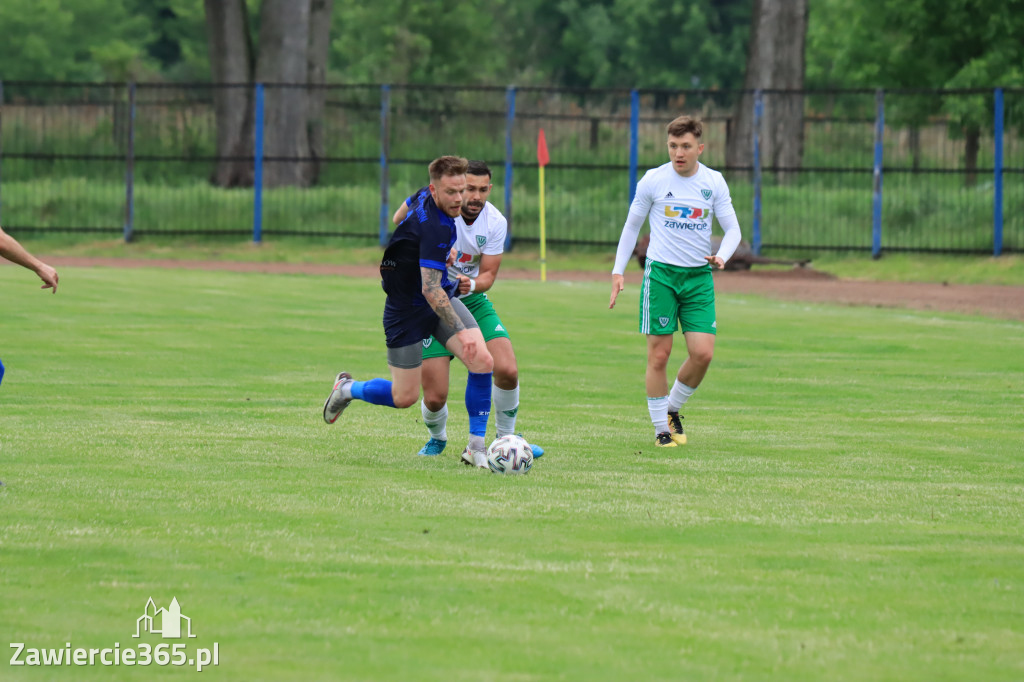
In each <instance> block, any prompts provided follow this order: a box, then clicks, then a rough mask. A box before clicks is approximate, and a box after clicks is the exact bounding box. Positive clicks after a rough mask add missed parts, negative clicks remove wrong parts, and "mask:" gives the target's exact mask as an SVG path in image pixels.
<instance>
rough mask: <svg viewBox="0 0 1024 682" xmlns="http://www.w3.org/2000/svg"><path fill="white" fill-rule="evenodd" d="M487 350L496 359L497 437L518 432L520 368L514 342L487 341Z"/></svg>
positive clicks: (493, 394) (499, 339) (501, 340)
mask: <svg viewBox="0 0 1024 682" xmlns="http://www.w3.org/2000/svg"><path fill="white" fill-rule="evenodd" d="M487 350H489V351H490V352H491V357H493V358H494V388H493V389H492V391H491V398H492V400H493V401H494V427H495V431H496V432H497V436H498V437H499V438H500V437H501V436H507V435H508V434H510V433H515V432H516V416H517V414H518V413H519V367H518V365H517V364H516V354H515V352H514V351H513V350H512V342H511V341H510V340H509V338H508V337H507V336H505V337H500V336H499V337H495V338H493V339H490V340H489V341H487Z"/></svg>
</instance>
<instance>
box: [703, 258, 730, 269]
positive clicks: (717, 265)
mask: <svg viewBox="0 0 1024 682" xmlns="http://www.w3.org/2000/svg"><path fill="white" fill-rule="evenodd" d="M704 260H706V261H707V262H708V263H710V264H711V269H712V270H722V269H724V268H725V261H724V260H722V259H721V258H720V257H718V256H704Z"/></svg>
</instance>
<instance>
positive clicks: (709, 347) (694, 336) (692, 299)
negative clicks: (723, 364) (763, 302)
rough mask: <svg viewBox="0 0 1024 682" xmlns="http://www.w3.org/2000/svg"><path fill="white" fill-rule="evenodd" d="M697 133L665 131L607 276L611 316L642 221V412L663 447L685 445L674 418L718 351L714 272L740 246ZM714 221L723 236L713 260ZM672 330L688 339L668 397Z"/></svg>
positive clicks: (728, 203) (681, 122)
mask: <svg viewBox="0 0 1024 682" xmlns="http://www.w3.org/2000/svg"><path fill="white" fill-rule="evenodd" d="M702 133H703V128H702V126H701V123H700V121H698V120H696V119H694V118H691V117H689V116H680V117H679V118H677V119H675V120H674V121H672V122H671V123H669V124H668V156H669V162H668V163H666V164H664V165H662V166H659V167H657V168H652V169H651V170H649V171H647V173H646V174H645V175H644V177H643V179H642V180H640V182H639V183H638V184H637V188H636V197H635V198H634V199H633V204H632V205H631V206H630V207H629V215H628V216H627V217H626V224H625V226H623V228H622V236H621V237H620V238H619V247H618V250H617V251H616V253H615V266H614V267H613V268H612V295H611V300H610V301H609V304H608V307H609V308H614V307H615V299H616V298H618V296H619V293H620V292H621V291H622V289H623V287H624V286H625V280H624V278H623V273H624V272H625V271H626V264H627V263H628V262H629V259H630V256H631V255H632V253H633V249H634V247H635V246H636V240H637V237H638V236H639V234H640V228H641V227H643V224H644V220H647V221H648V222H649V223H650V229H651V243H650V246H649V247H648V249H647V263H646V266H645V267H644V280H643V285H642V288H641V290H640V333H641V334H646V335H647V374H646V385H647V410H648V412H649V413H650V415H651V422H652V423H653V424H654V433H655V441H654V442H655V444H656V445H658V446H660V447H675V446H676V445H683V444H685V443H686V434H685V433H684V432H683V423H682V417H681V416H680V414H679V410H680V409H681V408H682V406H683V405H684V404H685V403H686V401H687V400H688V399H689V398H690V396H691V395H693V392H694V391H695V390H696V389H697V387H698V386H699V385H700V382H701V381H702V380H703V379H704V375H705V374H706V373H707V371H708V366H709V365H710V364H711V357H712V355H714V351H715V332H716V328H717V323H716V320H715V285H714V281H713V280H712V276H711V270H712V269H713V268H718V269H721V268H723V267H725V263H726V262H727V261H728V260H729V258H730V257H731V256H732V254H733V253H734V252H735V251H736V247H737V246H739V243H740V225H739V222H738V221H737V220H736V210H735V209H734V208H733V206H732V198H731V197H730V196H729V186H728V185H727V184H726V183H725V179H724V178H723V177H722V174H721V173H719V172H718V171H714V170H711V169H710V168H708V167H707V166H705V165H703V164H702V163H700V160H699V159H700V155H701V153H702V152H703V151H704V143H703V142H701V135H702ZM712 217H716V218H718V224H719V225H721V226H722V229H723V230H725V236H724V237H723V238H722V244H721V246H720V247H719V249H718V253H717V254H715V255H712V254H711V219H712ZM677 329H681V330H682V332H683V337H684V338H685V339H686V352H687V357H686V360H685V361H684V362H683V364H682V366H681V367H680V368H679V372H678V373H677V374H676V380H675V383H674V384H673V385H672V390H671V391H669V390H668V380H667V378H666V367H667V366H668V358H669V355H670V354H671V352H672V337H673V334H674V333H675V332H676V330H677Z"/></svg>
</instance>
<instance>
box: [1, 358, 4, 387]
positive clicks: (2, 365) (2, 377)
mask: <svg viewBox="0 0 1024 682" xmlns="http://www.w3.org/2000/svg"><path fill="white" fill-rule="evenodd" d="M3 382H4V363H3V362H0V384H2V383H3Z"/></svg>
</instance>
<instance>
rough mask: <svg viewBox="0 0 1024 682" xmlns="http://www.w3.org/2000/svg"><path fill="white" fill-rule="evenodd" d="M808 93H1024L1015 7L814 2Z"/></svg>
mask: <svg viewBox="0 0 1024 682" xmlns="http://www.w3.org/2000/svg"><path fill="white" fill-rule="evenodd" d="M807 83H808V86H810V87H819V88H824V87H827V88H836V87H847V88H849V87H870V88H877V87H881V88H991V87H994V86H1007V87H1020V86H1024V2H1021V1H1020V0H1009V1H1007V0H998V1H997V0H901V1H900V2H891V1H889V0H812V4H811V13H810V22H809V26H808V40H807Z"/></svg>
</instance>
